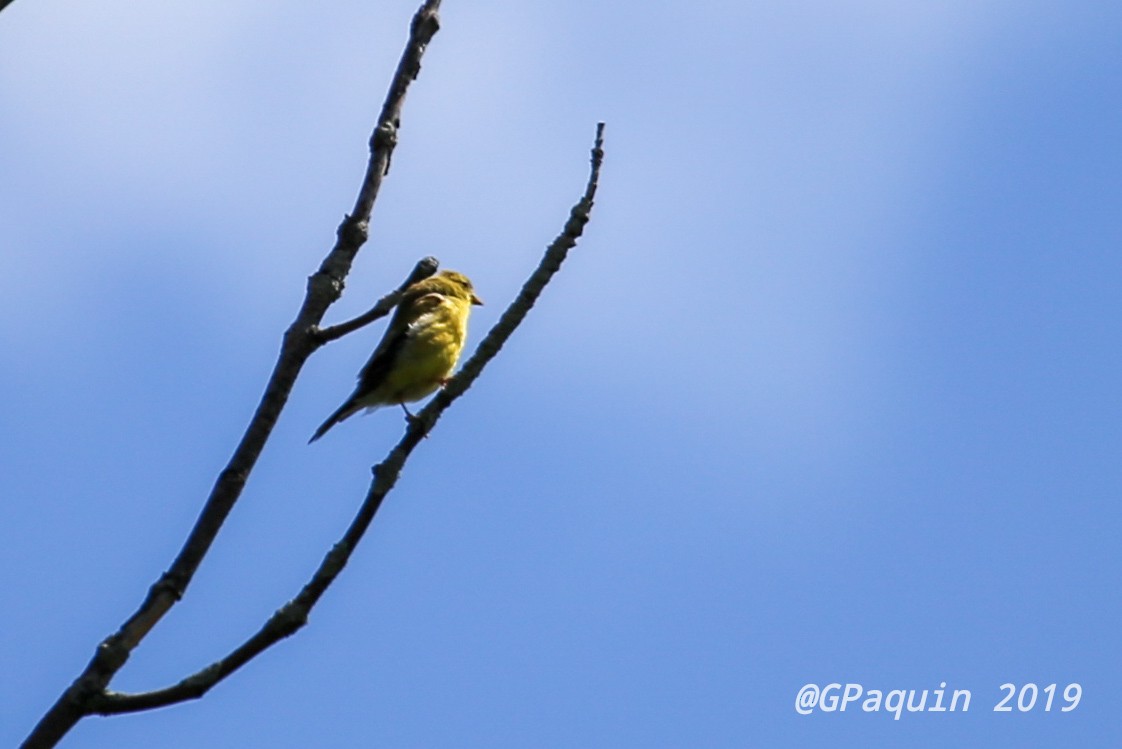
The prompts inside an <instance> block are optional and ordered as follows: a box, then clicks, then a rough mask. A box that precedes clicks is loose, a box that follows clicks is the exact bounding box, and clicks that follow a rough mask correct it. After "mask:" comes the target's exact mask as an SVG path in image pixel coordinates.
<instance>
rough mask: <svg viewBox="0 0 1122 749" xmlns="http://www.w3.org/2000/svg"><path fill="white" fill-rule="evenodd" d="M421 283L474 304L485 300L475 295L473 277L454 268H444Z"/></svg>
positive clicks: (433, 289)
mask: <svg viewBox="0 0 1122 749" xmlns="http://www.w3.org/2000/svg"><path fill="white" fill-rule="evenodd" d="M420 283H422V284H425V285H426V286H431V287H432V289H431V290H432V291H435V292H438V293H441V294H446V295H448V296H454V297H457V298H459V299H464V300H466V301H469V302H471V303H472V304H483V300H482V299H480V298H479V297H477V296H476V295H475V289H474V287H472V285H471V279H470V278H468V277H467V276H465V275H464V274H463V273H458V272H456V271H454V270H442V271H440V272H439V273H437V274H436V275H435V276H431V277H430V278H426V279H425V280H424V281H421V282H420Z"/></svg>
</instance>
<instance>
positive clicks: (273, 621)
mask: <svg viewBox="0 0 1122 749" xmlns="http://www.w3.org/2000/svg"><path fill="white" fill-rule="evenodd" d="M603 145H604V123H602V122H601V123H599V124H597V126H596V145H595V147H594V148H593V149H592V168H591V173H590V175H589V178H588V185H587V186H586V187H585V191H584V195H583V196H582V197H581V199H580V201H579V202H578V203H577V204H576V205H575V206H573V209H572V211H571V212H570V214H569V220H568V221H567V222H566V223H565V228H564V229H563V230H562V232H561V234H560V235H558V237H557V238H556V239H554V240H553V242H552V243H551V244H550V245H549V247H548V248H547V249H546V251H545V255H544V256H543V257H542V260H541V262H540V263H539V264H538V267H537V269H536V270H535V271H534V272H533V274H531V276H530V278H529V279H527V280H526V283H525V284H523V286H522V290H521V291H520V292H519V294H518V296H517V297H516V298H515V300H514V301H513V302H511V304H510V306H509V307H507V310H506V311H505V312H504V313H503V315H502V317H501V318H499V321H498V322H497V323H496V324H495V326H494V327H492V328H491V330H490V332H489V333H487V335H486V336H485V337H484V339H483V341H482V342H481V343H480V344H479V348H477V349H476V350H475V353H474V354H473V355H472V357H471V358H470V359H469V360H468V361H467V362H466V363H465V364H464V366H463V368H462V369H461V370H460V372H459V373H458V374H457V375H456V376H455V377H453V378H452V380H451V381H450V382H449V383H448V385H447V386H446V387H445V388H444V389H443V390H441V391H440V392H439V393H438V394H437V396H436V397H435V398H433V400H432V402H431V403H429V404H428V405H427V406H425V408H423V409H422V410H421V411H420V412H419V413H418V414H417V416H416V418H415V419H413V420H412V421H411V422H410V425H409V427H408V428H407V429H406V431H405V435H404V436H403V437H402V439H401V441H400V442H398V444H397V446H395V447H394V448H393V450H391V451H390V453H389V455H388V456H387V457H386V459H385V460H383V461H382V462H381V463H379V464H378V465H376V466H375V467H374V479H373V481H372V482H371V484H370V489H369V491H368V492H367V495H366V498H365V500H364V501H363V503H362V506H361V507H360V508H359V510H358V512H357V513H356V515H355V517H354V519H353V520H352V521H351V524H350V526H349V527H348V528H347V531H346V533H344V534H343V537H342V538H341V539H340V540H339V542H338V543H336V544H335V545H334V546H333V547H332V548H331V551H329V552H328V553H327V556H325V557H324V560H323V562H322V563H320V566H319V569H317V570H316V572H315V574H314V575H313V576H312V579H311V580H309V581H308V583H307V584H306V585H305V586H304V587H303V588H302V589H301V590H300V593H299V594H297V596H296V597H295V598H293V599H292V600H291V601H289V602H288V603H286V604H285V605H284V606H282V607H281V608H280V609H279V610H278V611H277V612H276V613H275V614H273V616H272V617H271V618H270V619H269V621H268V622H266V623H265V625H264V626H263V627H262V628H261V629H260V630H258V631H257V632H256V633H254V635H253V636H252V637H250V638H249V639H248V640H246V641H245V642H244V643H242V644H241V645H240V646H239V647H238V648H236V649H235V650H234V651H232V652H231V653H230V654H229V655H227V656H226V657H225V658H222V659H220V660H218V661H215V662H214V663H212V664H210V665H209V666H207V667H206V668H204V669H202V670H201V671H198V672H196V673H194V674H192V675H191V676H189V677H187V678H186V679H184V680H182V681H180V682H179V683H178V684H175V685H173V686H170V687H165V688H163V689H157V690H154V691H151V692H142V693H139V694H126V693H122V692H105V693H103V694H102V695H100V696H99V697H98V698H97V699H96V701H95V703H94V710H95V711H96V712H98V713H100V714H102V715H114V714H118V713H128V712H137V711H140V710H150V709H152V708H155V707H164V706H166V705H173V704H175V703H178V702H186V701H187V700H192V699H198V698H199V697H202V696H203V695H204V694H206V693H207V691H208V690H210V688H211V687H213V686H214V685H215V684H217V683H218V682H220V681H222V680H223V679H225V678H226V677H227V676H229V675H230V674H232V673H233V672H234V671H236V670H237V669H239V668H241V667H242V666H243V665H245V664H246V663H247V662H248V661H250V660H251V659H252V658H254V657H255V656H257V655H258V654H260V653H261V652H263V651H264V650H266V649H267V648H269V647H271V646H272V645H274V644H276V643H277V642H279V641H280V640H282V639H284V638H285V637H288V636H289V635H291V634H293V633H295V632H296V631H298V630H299V629H300V628H301V627H303V626H304V625H305V624H306V623H307V621H308V615H309V613H311V610H312V608H313V607H314V606H315V605H316V603H317V602H318V601H319V599H320V597H321V596H322V595H323V594H324V592H325V591H326V590H327V588H328V587H329V586H330V585H331V583H332V582H334V580H335V578H336V577H337V576H338V575H339V573H340V572H341V571H342V570H343V567H344V566H346V564H347V560H348V559H350V556H351V553H352V552H353V551H354V549H355V547H356V546H357V545H358V543H359V541H361V540H362V537H363V535H364V534H365V533H366V530H367V528H369V527H370V523H371V521H372V520H373V519H374V515H375V513H377V512H378V508H379V507H381V505H382V500H383V499H384V498H385V496H386V494H388V493H389V491H390V489H392V488H393V486H394V484H395V483H396V482H397V479H398V476H399V475H400V474H401V470H402V468H403V467H404V466H405V462H406V461H407V460H408V459H409V455H410V454H411V453H412V452H413V449H414V448H415V447H416V446H417V445H418V444H420V442H421V441H422V440H423V439H424V437H425V435H426V434H427V433H428V432H429V430H430V429H432V427H433V425H434V424H435V423H436V421H437V419H439V418H440V415H441V414H442V413H444V411H445V410H446V409H447V408H448V407H449V406H451V405H452V403H453V402H454V401H455V400H456V399H457V398H459V397H460V396H461V395H463V394H464V392H466V391H467V389H468V388H469V387H471V385H472V383H473V382H475V380H476V378H478V377H479V375H480V374H481V373H482V372H483V368H484V367H485V366H487V363H488V362H489V361H491V359H493V358H495V355H496V354H498V353H499V350H500V349H501V348H502V347H503V344H504V343H506V341H507V339H509V338H510V336H511V334H513V333H514V331H515V329H516V328H517V327H518V326H519V325H520V324H521V323H522V320H523V319H524V318H525V317H526V314H527V313H528V312H529V311H530V308H531V307H533V306H534V302H535V301H537V298H538V297H539V296H540V295H541V292H542V290H543V289H544V288H545V286H546V284H547V283H549V280H550V278H552V277H553V274H554V273H556V272H557V271H558V269H559V268H560V267H561V263H562V262H564V260H565V257H566V255H567V254H568V252H569V250H570V249H572V248H573V247H575V246H576V243H577V240H578V239H579V238H580V236H581V234H582V232H583V231H584V225H585V224H586V223H588V220H589V216H590V214H591V212H592V203H593V198H594V197H595V195H596V187H597V185H598V183H599V180H600V165H601V163H602V162H603V160H604V150H603Z"/></svg>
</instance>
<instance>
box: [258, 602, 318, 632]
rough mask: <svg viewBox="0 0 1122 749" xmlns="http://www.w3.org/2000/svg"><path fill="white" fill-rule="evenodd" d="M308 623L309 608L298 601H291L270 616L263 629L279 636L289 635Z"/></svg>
mask: <svg viewBox="0 0 1122 749" xmlns="http://www.w3.org/2000/svg"><path fill="white" fill-rule="evenodd" d="M307 623H308V610H307V608H306V607H304V606H301V605H300V604H298V603H297V602H296V601H289V602H288V603H286V604H285V605H283V606H281V607H280V608H279V609H277V610H276V612H275V613H274V614H273V615H272V616H271V617H270V618H269V621H268V622H266V624H265V627H264V629H263V631H264V632H267V633H269V634H276V636H277V638H278V639H280V638H283V637H288V636H289V635H292V634H294V633H295V632H296V631H297V630H299V629H300V628H301V627H303V626H304V625H305V624H307Z"/></svg>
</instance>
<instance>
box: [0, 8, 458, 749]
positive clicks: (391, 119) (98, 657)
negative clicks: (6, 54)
mask: <svg viewBox="0 0 1122 749" xmlns="http://www.w3.org/2000/svg"><path fill="white" fill-rule="evenodd" d="M8 1H9V2H10V0H8ZM0 2H3V0H0ZM439 7H440V0H425V2H424V3H423V4H422V5H421V7H420V8H419V9H418V10H417V12H416V14H415V15H414V16H413V21H412V24H411V26H410V34H409V40H408V42H407V43H406V46H405V51H404V52H403V54H402V56H401V60H400V62H399V63H398V66H397V70H396V72H395V73H394V77H393V80H392V82H391V83H390V90H389V92H388V94H387V95H386V99H385V103H384V104H383V105H382V111H381V113H380V114H379V117H378V124H377V126H376V127H375V128H374V132H373V135H372V136H371V138H370V160H369V163H368V164H367V168H366V174H365V176H364V178H363V183H362V187H361V188H360V190H359V193H358V197H357V199H356V200H355V206H354V210H353V211H352V212H351V214H350V215H348V216H346V217H345V218H344V219H343V222H342V223H341V224H340V225H339V229H338V231H337V232H336V242H335V246H334V247H333V248H332V249H331V251H330V252H329V253H328V254H327V256H326V257H325V258H324V260H323V262H322V263H321V265H320V268H319V270H318V271H317V272H316V273H315V274H313V275H312V276H311V277H310V278H309V279H308V290H307V293H306V295H305V297H304V302H303V304H302V305H301V307H300V311H299V312H298V313H297V315H296V319H295V321H294V322H293V323H292V325H291V326H289V328H288V330H287V331H286V332H285V334H284V340H283V342H282V345H281V352H280V356H279V358H278V359H277V363H276V365H275V366H274V368H273V372H272V375H271V376H270V378H269V382H268V384H267V385H266V387H265V394H264V396H263V397H262V399H261V402H260V404H258V406H257V411H256V412H255V413H254V415H253V419H252V420H251V421H250V423H249V426H248V427H247V429H246V432H245V434H244V435H243V436H242V439H241V442H240V443H239V444H238V446H237V448H236V449H235V451H234V454H233V456H232V457H231V458H230V462H229V463H228V464H227V465H226V468H225V469H224V470H223V471H222V472H221V473H220V474H219V476H218V480H217V481H216V483H215V485H214V488H213V489H212V490H211V493H210V496H209V497H208V499H207V502H206V505H205V506H204V507H203V510H202V513H201V514H200V515H199V518H198V520H197V521H196V522H195V526H194V528H192V529H191V533H190V535H189V536H188V537H187V540H186V542H185V543H184V545H183V548H182V549H181V550H180V552H179V555H178V556H177V557H176V558H175V561H174V562H173V563H172V565H171V567H170V568H169V569H168V571H167V572H165V573H164V574H163V575H161V576H160V578H159V580H157V581H156V583H155V584H153V585H152V587H151V588H150V589H149V591H148V595H147V597H146V598H145V599H144V602H143V603H141V605H140V607H139V608H138V609H137V611H136V612H135V613H134V614H133V615H132V616H131V617H129V619H128V620H127V621H126V622H125V623H124V624H123V625H121V628H120V629H118V630H117V631H116V632H114V633H113V634H112V635H110V636H109V637H107V638H105V640H103V641H102V642H101V643H100V644H99V645H98V647H97V649H96V651H95V652H94V655H93V658H91V659H90V662H89V663H88V664H87V665H86V667H85V669H84V670H83V671H82V673H81V674H79V675H78V677H77V678H76V679H75V680H74V682H73V683H72V684H71V685H70V686H69V687H68V688H67V689H66V690H65V691H64V692H63V693H62V695H61V696H60V697H59V698H58V700H57V701H56V702H55V704H54V705H53V706H52V707H51V708H50V709H49V710H48V711H47V713H46V714H45V715H44V716H43V718H42V719H40V721H39V723H38V724H37V725H36V726H35V728H34V729H33V730H32V732H31V734H30V735H29V736H28V737H27V739H26V740H25V741H24V743H23V744H22V747H23V748H24V749H39V748H45V747H52V746H54V745H55V744H57V743H58V741H59V740H60V739H61V738H62V737H63V736H64V735H66V733H67V732H68V731H69V730H70V729H71V728H73V727H74V725H75V724H76V723H77V722H78V721H79V720H80V719H81V718H82V717H83V716H85V715H88V714H89V706H90V704H91V701H92V700H93V699H94V698H95V697H96V696H97V695H100V694H102V693H103V692H104V691H105V688H106V686H107V685H108V684H109V681H110V680H111V679H112V678H113V676H114V675H115V674H116V673H117V671H119V670H120V668H121V667H122V666H123V665H124V664H125V662H126V661H127V660H128V658H129V655H130V653H131V652H132V651H133V649H134V648H136V646H137V645H138V644H140V642H141V640H143V639H144V637H145V636H146V635H147V634H148V632H149V631H150V630H151V629H152V627H153V626H155V625H156V623H157V622H159V620H160V619H161V618H162V617H163V616H164V614H166V613H167V612H168V610H170V609H171V607H172V606H173V605H174V604H175V602H176V601H178V600H179V599H180V598H181V597H182V596H183V593H184V591H185V590H186V589H187V586H188V584H189V583H190V582H191V578H192V577H194V574H195V571H196V570H197V569H198V567H199V564H200V563H201V562H202V559H203V557H204V556H205V555H206V553H207V551H208V550H209V549H210V546H211V544H212V543H213V542H214V538H215V536H216V535H217V534H218V531H219V529H220V528H221V527H222V524H223V522H224V521H225V520H226V517H227V515H229V513H230V511H231V510H232V509H233V507H234V503H235V502H236V501H237V500H238V497H239V496H240V495H241V491H242V488H243V487H244V486H245V482H246V480H247V478H248V477H249V473H250V471H252V470H253V466H254V465H255V464H256V462H257V458H258V456H260V454H261V450H262V448H263V447H264V446H265V442H266V440H268V438H269V435H270V434H271V433H272V431H273V427H274V426H275V425H276V422H277V419H278V417H279V415H280V412H281V409H282V408H284V405H285V403H286V402H287V401H288V396H289V393H290V392H291V391H292V386H293V384H294V383H295V381H296V377H297V375H298V374H299V373H300V370H301V368H302V367H303V366H304V362H306V361H307V359H308V357H309V356H311V354H312V353H313V352H314V351H315V350H316V349H317V348H318V347H319V346H320V345H322V341H320V340H318V339H317V337H316V336H315V334H314V333H313V331H314V330H315V329H316V326H317V325H318V324H319V322H320V320H322V319H323V314H324V312H325V311H326V310H327V308H328V307H329V306H330V305H331V304H333V303H334V302H335V301H336V300H337V299H338V298H339V296H340V295H341V294H342V292H343V283H344V279H345V278H346V276H347V274H348V273H349V272H350V268H351V264H352V263H353V261H354V257H355V255H356V254H357V253H358V251H359V248H361V247H362V245H363V243H365V242H366V238H367V235H368V231H369V221H370V213H371V210H372V209H373V206H374V200H375V199H376V198H377V196H378V191H379V189H380V187H381V184H382V179H383V177H384V176H385V174H386V173H387V172H388V170H389V165H390V157H391V155H392V153H393V149H394V146H395V145H396V144H397V131H398V127H399V126H400V124H401V110H402V106H403V104H404V101H405V94H406V92H407V91H408V88H409V84H410V83H411V82H412V81H413V80H414V79H415V78H416V77H417V74H418V73H419V72H420V69H421V57H422V55H423V54H424V52H425V48H426V47H427V46H428V43H429V42H430V41H431V40H432V37H433V35H434V34H435V33H436V32H437V30H438V29H439V27H440V24H439V21H438V18H437V11H438V9H439Z"/></svg>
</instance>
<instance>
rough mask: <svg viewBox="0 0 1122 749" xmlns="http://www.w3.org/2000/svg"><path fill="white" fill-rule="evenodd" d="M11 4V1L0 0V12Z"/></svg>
mask: <svg viewBox="0 0 1122 749" xmlns="http://www.w3.org/2000/svg"><path fill="white" fill-rule="evenodd" d="M11 4H12V0H0V10H4V8H7V7H8V6H9V5H11Z"/></svg>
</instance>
